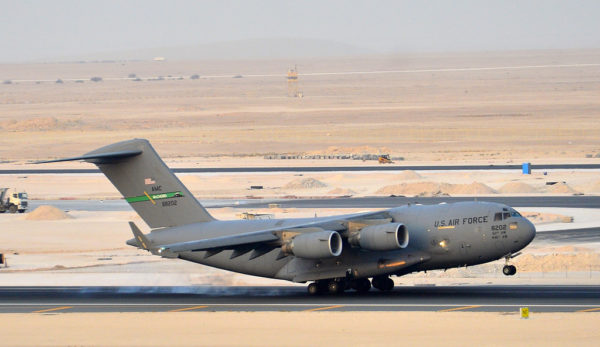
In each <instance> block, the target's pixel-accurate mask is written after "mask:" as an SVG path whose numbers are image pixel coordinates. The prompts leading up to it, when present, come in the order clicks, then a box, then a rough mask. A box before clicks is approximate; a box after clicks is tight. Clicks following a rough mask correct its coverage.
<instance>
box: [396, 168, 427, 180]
mask: <svg viewBox="0 0 600 347" xmlns="http://www.w3.org/2000/svg"><path fill="white" fill-rule="evenodd" d="M394 178H395V179H397V180H400V181H408V180H418V179H421V178H422V177H421V175H419V174H418V173H416V172H414V171H413V170H404V171H402V172H400V173H399V174H398V175H396V176H394Z"/></svg>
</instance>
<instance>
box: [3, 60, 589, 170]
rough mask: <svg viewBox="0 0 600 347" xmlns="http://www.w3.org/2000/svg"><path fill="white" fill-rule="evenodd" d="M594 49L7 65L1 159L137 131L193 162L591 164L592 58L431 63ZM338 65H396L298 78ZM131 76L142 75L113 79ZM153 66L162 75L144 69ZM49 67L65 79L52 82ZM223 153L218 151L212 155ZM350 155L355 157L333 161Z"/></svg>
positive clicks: (53, 152) (46, 154) (63, 151)
mask: <svg viewBox="0 0 600 347" xmlns="http://www.w3.org/2000/svg"><path fill="white" fill-rule="evenodd" d="M599 57H600V51H599V50H579V51H577V50H567V51H517V52H487V53H471V52H469V53H460V54H459V53H456V54H434V53H429V54H412V55H411V54H407V55H390V56H387V55H382V56H371V57H359V58H347V59H343V58H339V59H312V60H311V59H306V60H302V61H295V62H290V61H283V60H276V61H268V60H255V61H199V62H181V61H165V62H144V61H141V62H114V63H108V62H107V63H57V64H50V63H49V64H4V65H0V75H2V76H3V77H2V78H3V79H4V80H11V81H13V83H11V84H0V95H1V96H2V97H0V130H1V132H2V137H0V158H1V159H2V160H8V161H13V160H16V161H17V162H21V163H22V162H23V161H25V160H28V159H40V158H44V159H45V158H51V157H64V156H72V155H76V154H80V152H81V151H87V150H91V149H94V148H97V147H99V146H102V145H105V144H107V143H110V142H115V141H118V140H123V139H129V138H133V137H141V138H148V139H150V140H151V141H152V143H153V144H154V145H155V146H156V148H157V150H158V151H159V153H162V154H163V155H165V156H166V157H172V158H177V157H195V158H199V160H198V161H196V163H197V165H200V166H210V165H216V166H221V164H220V161H219V160H225V161H227V162H228V163H229V165H236V166H237V165H242V166H243V165H245V163H240V161H239V159H240V158H248V159H251V160H250V161H251V162H255V163H256V164H257V165H259V166H267V165H272V164H271V163H272V162H275V161H277V160H263V159H262V157H263V155H265V154H271V153H284V154H285V153H290V154H302V153H319V154H352V153H361V152H365V151H366V152H371V153H373V154H377V153H378V152H382V153H389V154H391V155H392V156H397V157H404V158H405V162H411V163H416V162H430V163H435V162H440V161H444V162H446V163H455V162H458V161H460V162H474V163H501V162H513V163H520V162H522V161H532V162H600V158H599V157H598V156H597V154H598V153H600V147H599V146H598V142H597V139H598V138H599V135H600V123H599V122H598V121H597V119H598V117H599V116H600V114H599V112H600V107H599V106H600V98H598V91H599V90H600V82H598V81H599V79H598V77H599V76H600V67H599V66H589V65H588V66H586V65H579V66H571V67H554V68H553V67H547V68H512V69H484V70H464V71H460V70H452V71H435V70H439V69H456V68H478V67H483V68H486V67H519V66H520V67H523V66H543V65H572V64H575V65H577V64H586V63H597V62H598V59H599ZM294 64H297V65H298V68H299V69H300V79H299V89H300V90H302V91H303V93H304V95H305V97H304V98H292V97H288V96H287V85H286V80H285V73H286V71H287V69H288V68H289V67H290V66H291V65H294ZM432 70H433V71H432ZM348 71H405V72H397V73H378V74H354V75H353V74H349V75H335V74H333V75H308V74H311V73H320V72H348ZM131 73H135V74H137V75H138V76H140V77H141V79H142V80H141V81H139V82H135V81H131V80H113V78H126V77H127V76H128V75H129V74H131ZM303 73H304V74H305V75H304V76H303V75H302V74H303ZM192 74H199V75H200V76H201V78H200V79H197V80H192V79H190V78H189V76H191V75H192ZM235 74H241V75H242V76H246V77H244V78H236V79H234V78H231V75H235ZM256 74H268V75H273V76H265V77H259V76H255V77H252V76H251V75H256ZM224 75H228V77H215V76H224ZM92 76H100V77H102V78H103V79H104V80H103V81H102V82H91V81H90V78H91V77H92ZM156 76H164V77H165V79H164V80H160V81H156V80H154V81H150V80H148V78H150V77H156ZM169 76H171V77H169ZM211 76H212V77H211ZM179 77H183V79H181V80H179ZM59 78H61V79H65V81H66V82H65V83H62V84H57V83H55V81H56V80H57V79H59ZM69 78H72V79H80V80H81V81H82V82H83V83H76V82H74V81H67V79H69ZM37 82H39V83H37ZM23 144H27V145H26V146H24V145H23ZM222 157H228V158H229V159H217V161H215V158H222ZM284 162H285V163H284V165H289V164H290V163H289V162H288V161H284ZM315 162H316V165H323V164H324V163H325V162H326V161H323V160H321V161H318V160H317V161H315ZM348 162H352V163H351V164H349V165H361V163H360V162H359V163H356V161H353V160H345V161H341V163H338V164H342V165H344V164H347V163H348ZM225 165H227V164H225ZM362 165H364V163H362Z"/></svg>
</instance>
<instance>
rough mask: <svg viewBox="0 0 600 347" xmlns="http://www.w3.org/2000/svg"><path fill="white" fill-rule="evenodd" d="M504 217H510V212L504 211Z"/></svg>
mask: <svg viewBox="0 0 600 347" xmlns="http://www.w3.org/2000/svg"><path fill="white" fill-rule="evenodd" d="M502 218H504V219H508V218H510V212H504V213H502Z"/></svg>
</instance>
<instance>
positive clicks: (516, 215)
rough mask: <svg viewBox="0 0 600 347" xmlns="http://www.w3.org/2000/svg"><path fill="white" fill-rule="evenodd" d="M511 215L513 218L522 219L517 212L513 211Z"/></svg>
mask: <svg viewBox="0 0 600 347" xmlns="http://www.w3.org/2000/svg"><path fill="white" fill-rule="evenodd" d="M510 215H511V217H521V214H520V213H519V212H517V211H512V212H511V213H510Z"/></svg>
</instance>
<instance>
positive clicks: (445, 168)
mask: <svg viewBox="0 0 600 347" xmlns="http://www.w3.org/2000/svg"><path fill="white" fill-rule="evenodd" d="M532 169H534V170H592V169H600V164H540V165H533V166H532ZM171 170H172V171H173V172H175V173H219V172H221V173H235V172H338V171H350V172H359V171H402V170H414V171H474V170H516V171H521V165H433V166H427V165H406V166H401V165H377V166H313V167H308V166H290V167H279V166H274V167H209V168H172V169H171ZM90 173H98V174H99V173H100V170H98V169H42V168H40V169H18V170H17V169H10V170H0V175H28V174H29V175H31V174H90Z"/></svg>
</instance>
